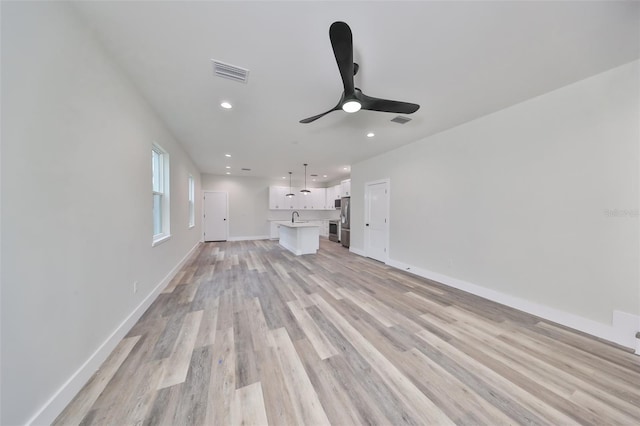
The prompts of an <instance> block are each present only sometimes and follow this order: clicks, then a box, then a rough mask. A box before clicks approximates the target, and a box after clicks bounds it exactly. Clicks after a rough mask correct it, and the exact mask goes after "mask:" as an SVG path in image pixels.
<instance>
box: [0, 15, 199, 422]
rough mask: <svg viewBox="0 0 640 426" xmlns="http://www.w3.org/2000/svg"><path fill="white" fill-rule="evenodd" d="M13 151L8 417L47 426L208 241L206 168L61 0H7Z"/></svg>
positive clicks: (6, 111)
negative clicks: (164, 178)
mask: <svg viewBox="0 0 640 426" xmlns="http://www.w3.org/2000/svg"><path fill="white" fill-rule="evenodd" d="M153 142H157V143H158V144H160V145H161V146H162V147H163V148H164V149H165V150H167V151H168V152H169V154H170V158H171V189H170V193H171V234H172V238H171V239H170V240H169V241H167V242H165V243H163V244H161V245H159V246H157V247H151V240H152V216H151V208H152V203H151V200H152V199H151V182H150V179H151V161H150V160H151V155H150V154H151V152H150V151H151V145H152V143H153ZM2 149H3V152H2V169H1V171H2V180H1V182H2V214H1V218H2V224H1V227H2V228H1V232H2V251H1V253H2V271H1V273H2V276H1V279H2V306H1V308H2V313H1V315H2V317H1V318H2V321H1V322H2V350H1V351H2V352H1V353H2V370H1V371H2V404H1V406H2V417H1V420H0V422H1V423H2V424H6V425H12V424H24V423H25V422H27V421H29V420H30V419H31V420H36V422H37V423H47V422H49V421H51V420H52V417H51V416H53V417H55V415H56V414H57V412H58V411H59V410H60V409H61V408H62V407H63V406H64V405H65V404H66V400H65V399H67V400H68V398H70V397H72V396H73V394H74V393H75V391H77V387H78V386H79V385H80V386H81V385H82V383H83V381H84V380H86V379H87V378H88V375H87V374H89V375H90V374H91V373H92V372H93V370H92V368H95V367H96V366H97V365H99V361H100V360H101V357H104V356H106V354H108V353H109V351H110V348H111V347H112V345H113V344H114V342H117V340H118V338H119V336H121V335H122V333H123V331H126V330H123V327H124V328H126V327H127V325H128V324H129V323H130V322H131V320H134V321H135V316H136V315H138V314H140V313H141V312H138V311H136V308H137V307H140V306H142V307H144V306H145V303H149V302H150V298H149V297H148V296H153V292H154V289H156V287H157V286H158V285H161V284H162V283H163V280H165V279H166V277H167V275H168V274H170V273H171V271H172V269H173V268H174V267H175V266H176V265H178V264H179V263H180V261H181V260H182V259H183V258H184V256H185V255H187V254H188V253H189V251H190V250H191V249H192V248H193V247H194V246H195V245H196V244H197V243H198V241H199V237H200V235H201V231H200V221H199V220H198V222H197V226H196V227H195V228H193V229H188V226H187V224H188V217H187V211H188V210H187V208H188V207H187V175H188V174H189V173H191V174H192V175H193V176H194V177H195V179H196V190H197V191H198V192H199V190H200V177H199V175H200V174H199V171H198V170H197V169H196V167H195V166H194V164H193V162H192V161H191V160H190V159H189V158H188V156H187V155H186V154H185V153H184V152H183V151H182V149H181V148H180V146H179V145H178V143H177V141H176V140H175V139H174V138H173V137H172V135H171V134H170V133H169V131H168V130H167V129H166V128H165V127H164V126H163V124H162V123H161V122H160V120H159V119H158V118H157V117H156V116H155V115H154V112H153V111H152V110H151V108H150V107H149V106H148V105H147V103H146V102H145V101H144V99H142V98H141V97H140V96H139V95H138V94H137V92H136V89H135V87H133V86H132V85H131V83H130V82H129V81H128V80H127V78H126V77H125V76H124V75H123V74H122V73H121V71H120V70H119V69H118V68H117V67H116V66H115V65H114V64H113V63H112V62H111V60H110V58H109V57H108V55H107V54H106V53H105V52H104V51H103V49H102V48H101V46H100V45H99V44H98V43H97V42H96V41H95V39H94V38H93V37H92V35H91V33H90V32H88V31H87V30H86V28H85V27H84V26H83V25H82V24H81V23H80V21H79V20H78V19H77V18H76V16H75V13H74V11H73V10H72V9H70V8H69V7H68V6H67V5H65V4H62V3H54V2H45V3H32V2H21V3H20V2H16V3H7V2H3V4H2ZM197 209H198V211H199V209H200V201H199V200H197ZM197 217H198V218H199V217H200V215H199V214H198V215H197ZM134 281H138V291H137V293H135V294H134V292H133V282H134ZM132 314H133V315H132ZM129 315H132V317H131V318H129V322H127V321H126V320H127V318H128V316H129ZM121 324H122V325H123V327H120V326H121ZM119 327H120V328H119ZM114 332H115V334H114V335H113V336H112V338H111V339H109V337H110V336H111V335H112V333H114ZM103 344H104V345H103ZM101 345H103V346H101ZM96 351H98V352H97V353H95V354H94V352H96ZM92 355H95V356H92ZM87 361H88V364H87V365H86V366H85V368H81V367H82V366H83V363H85V362H87ZM74 375H75V376H74ZM67 380H70V382H69V383H67V385H66V386H63V385H64V384H65V382H66V381H67ZM57 392H60V393H58V394H57ZM52 397H53V399H52V400H49V399H50V398H52ZM41 409H44V411H41V412H40V411H39V410H41Z"/></svg>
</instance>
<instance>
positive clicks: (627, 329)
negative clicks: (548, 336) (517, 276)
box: [351, 250, 640, 354]
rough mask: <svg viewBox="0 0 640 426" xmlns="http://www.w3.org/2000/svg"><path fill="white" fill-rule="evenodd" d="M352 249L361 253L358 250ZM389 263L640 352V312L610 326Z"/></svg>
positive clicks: (616, 315)
mask: <svg viewBox="0 0 640 426" xmlns="http://www.w3.org/2000/svg"><path fill="white" fill-rule="evenodd" d="M351 251H352V252H354V253H356V254H359V253H357V252H356V251H355V250H351ZM387 265H389V266H393V267H394V268H398V269H401V270H403V271H407V272H409V273H412V274H415V275H418V276H420V277H423V278H427V279H430V280H433V281H437V282H439V283H442V284H445V285H448V286H450V287H454V288H457V289H459V290H463V291H466V292H468V293H471V294H475V295H476V296H480V297H482V298H484V299H488V300H492V301H494V302H498V303H501V304H503V305H506V306H509V307H511V308H515V309H518V310H520V311H523V312H527V313H529V314H532V315H536V316H538V317H541V318H544V319H546V320H549V321H553V322H555V323H558V324H561V325H564V326H566V327H570V328H573V329H575V330H579V331H582V332H584V333H587V334H590V335H592V336H595V337H599V338H601V339H605V340H608V341H610V342H614V343H617V344H619V345H622V346H624V347H627V348H634V349H635V351H636V354H640V340H639V339H636V338H635V334H636V332H637V331H638V330H640V328H639V327H640V316H638V315H633V314H628V313H626V312H621V311H614V312H613V318H612V325H607V324H603V323H600V322H597V321H594V320H590V319H588V318H584V317H581V316H578V315H574V314H571V313H568V312H564V311H561V310H559V309H555V308H550V307H548V306H545V305H541V304H538V303H534V302H530V301H528V300H525V299H521V298H519V297H515V296H511V295H508V294H505V293H501V292H499V291H496V290H491V289H489V288H486V287H481V286H479V285H477V284H472V283H469V282H466V281H462V280H459V279H457V278H452V277H449V276H447V275H442V274H439V273H437V272H432V271H428V270H425V269H421V268H417V267H415V266H412V265H408V264H405V263H402V262H398V261H395V260H389V261H388V262H387Z"/></svg>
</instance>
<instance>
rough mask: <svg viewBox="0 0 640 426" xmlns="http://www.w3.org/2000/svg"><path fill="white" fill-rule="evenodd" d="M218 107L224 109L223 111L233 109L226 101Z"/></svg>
mask: <svg viewBox="0 0 640 426" xmlns="http://www.w3.org/2000/svg"><path fill="white" fill-rule="evenodd" d="M220 106H221V107H222V108H224V109H231V108H233V107H232V106H231V104H230V103H229V102H227V101H224V102H221V103H220Z"/></svg>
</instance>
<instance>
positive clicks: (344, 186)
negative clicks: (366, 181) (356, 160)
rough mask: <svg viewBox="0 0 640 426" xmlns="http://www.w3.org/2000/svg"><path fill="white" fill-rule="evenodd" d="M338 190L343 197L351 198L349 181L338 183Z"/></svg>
mask: <svg viewBox="0 0 640 426" xmlns="http://www.w3.org/2000/svg"><path fill="white" fill-rule="evenodd" d="M340 188H341V191H340V193H341V194H342V196H343V197H351V179H346V180H343V181H342V182H341V183H340Z"/></svg>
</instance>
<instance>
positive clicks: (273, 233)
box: [269, 222, 280, 240]
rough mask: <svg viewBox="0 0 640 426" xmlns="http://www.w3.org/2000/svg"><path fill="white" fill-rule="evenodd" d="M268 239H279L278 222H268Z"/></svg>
mask: <svg viewBox="0 0 640 426" xmlns="http://www.w3.org/2000/svg"><path fill="white" fill-rule="evenodd" d="M270 223H271V224H270V232H269V238H271V239H272V240H277V239H278V238H280V224H279V223H278V222H270Z"/></svg>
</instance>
